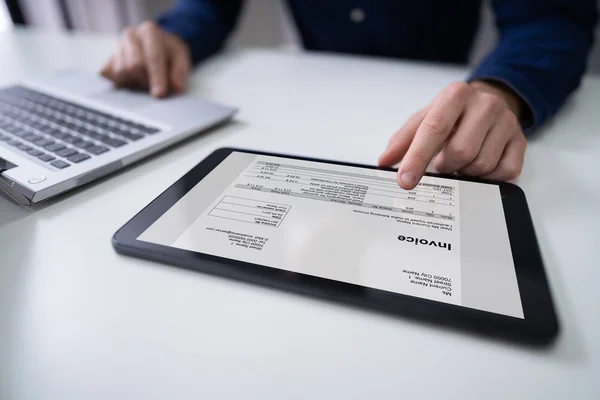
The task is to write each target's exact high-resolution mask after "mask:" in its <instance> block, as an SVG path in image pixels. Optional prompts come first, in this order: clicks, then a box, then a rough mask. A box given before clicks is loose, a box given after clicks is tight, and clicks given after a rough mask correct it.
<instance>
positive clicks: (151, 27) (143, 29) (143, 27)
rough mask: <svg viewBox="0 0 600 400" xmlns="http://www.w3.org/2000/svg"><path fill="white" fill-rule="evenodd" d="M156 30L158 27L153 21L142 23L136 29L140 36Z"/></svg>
mask: <svg viewBox="0 0 600 400" xmlns="http://www.w3.org/2000/svg"><path fill="white" fill-rule="evenodd" d="M157 30H158V25H156V23H155V22H154V21H144V22H142V23H141V24H140V26H139V27H138V32H140V33H141V34H142V35H143V34H147V33H150V32H155V31H157Z"/></svg>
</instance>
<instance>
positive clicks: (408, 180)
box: [400, 172, 417, 187]
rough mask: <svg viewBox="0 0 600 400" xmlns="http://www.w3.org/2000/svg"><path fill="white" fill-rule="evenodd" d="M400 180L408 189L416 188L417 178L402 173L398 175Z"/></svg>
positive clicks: (407, 173)
mask: <svg viewBox="0 0 600 400" xmlns="http://www.w3.org/2000/svg"><path fill="white" fill-rule="evenodd" d="M400 179H401V180H402V183H404V184H405V185H406V186H409V187H413V186H416V184H417V177H416V176H415V175H414V174H411V173H410V172H403V173H402V175H400Z"/></svg>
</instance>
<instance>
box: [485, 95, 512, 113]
mask: <svg viewBox="0 0 600 400" xmlns="http://www.w3.org/2000/svg"><path fill="white" fill-rule="evenodd" d="M479 102H480V104H481V106H482V107H483V112H484V113H486V114H496V113H497V112H498V111H500V109H502V106H503V102H502V100H500V98H498V96H494V95H493V94H489V93H482V94H481V95H480V100H479ZM509 112H510V111H509ZM511 114H512V113H511Z"/></svg>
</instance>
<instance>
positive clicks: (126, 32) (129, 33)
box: [121, 26, 135, 38]
mask: <svg viewBox="0 0 600 400" xmlns="http://www.w3.org/2000/svg"><path fill="white" fill-rule="evenodd" d="M121 35H122V36H123V37H124V38H130V37H132V36H133V35H135V29H134V28H132V27H130V26H127V27H125V28H124V29H123V31H122V32H121Z"/></svg>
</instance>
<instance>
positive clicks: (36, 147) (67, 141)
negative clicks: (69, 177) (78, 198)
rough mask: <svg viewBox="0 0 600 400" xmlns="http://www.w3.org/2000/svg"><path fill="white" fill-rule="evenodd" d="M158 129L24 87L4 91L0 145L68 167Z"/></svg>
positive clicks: (0, 100)
mask: <svg viewBox="0 0 600 400" xmlns="http://www.w3.org/2000/svg"><path fill="white" fill-rule="evenodd" d="M157 132H160V129H158V128H156V127H153V126H149V125H143V124H140V123H136V122H134V121H130V120H126V119H123V118H119V117H116V116H114V115H110V114H107V113H105V112H100V111H97V110H93V109H90V108H88V107H83V106H81V105H79V104H74V103H70V102H68V101H64V100H60V99H58V98H56V97H52V96H49V95H47V94H43V93H40V92H37V91H35V90H31V89H28V88H25V87H23V86H11V87H8V88H4V89H0V145H3V144H4V145H6V146H12V147H14V148H15V149H18V150H20V151H21V152H23V153H24V154H27V155H28V156H29V157H31V158H36V159H37V160H39V161H41V162H43V163H48V164H50V165H52V166H53V167H55V168H58V169H64V168H68V167H69V166H71V165H72V164H79V163H83V162H85V161H86V160H89V159H91V158H93V157H98V156H100V155H102V154H104V153H108V152H110V151H111V150H114V149H117V148H120V147H122V146H126V145H128V144H129V143H133V142H136V141H138V140H142V139H144V138H145V137H148V136H149V135H152V134H155V133H157Z"/></svg>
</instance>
